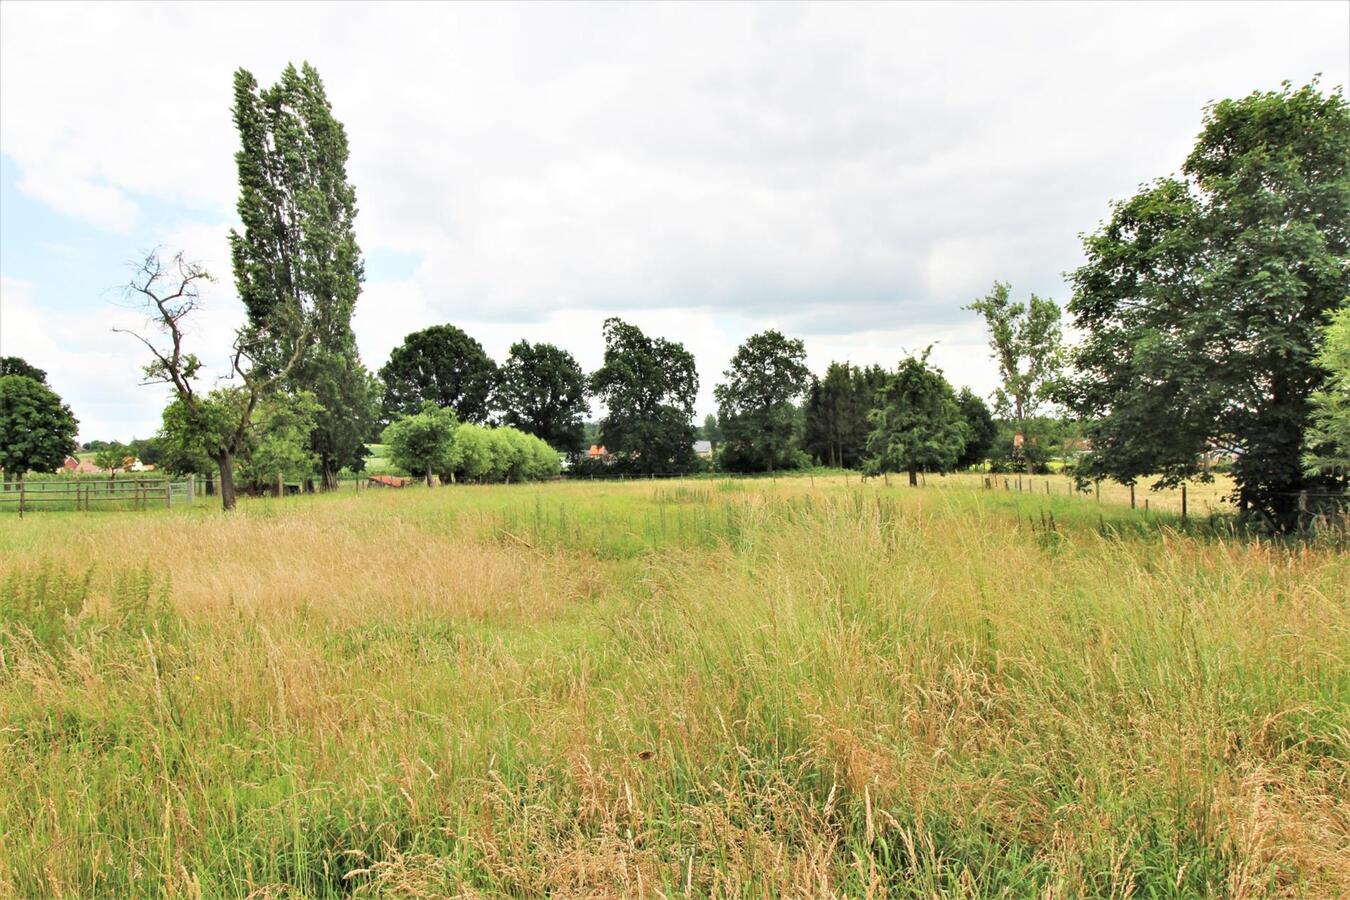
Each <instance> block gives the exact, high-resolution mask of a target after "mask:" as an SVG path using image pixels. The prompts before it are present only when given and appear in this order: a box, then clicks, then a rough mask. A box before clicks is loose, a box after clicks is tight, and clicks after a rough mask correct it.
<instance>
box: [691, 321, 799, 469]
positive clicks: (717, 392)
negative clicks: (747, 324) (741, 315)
mask: <svg viewBox="0 0 1350 900" xmlns="http://www.w3.org/2000/svg"><path fill="white" fill-rule="evenodd" d="M722 377H723V378H725V379H726V381H725V382H723V383H722V384H719V385H717V387H716V388H714V389H713V396H714V397H716V398H717V403H718V406H719V409H718V414H717V421H718V424H719V425H720V426H721V430H722V434H723V436H724V439H725V442H726V443H725V446H724V447H723V449H722V465H723V466H724V467H725V468H728V469H731V470H733V471H764V470H767V471H769V472H773V471H774V469H775V468H784V467H785V465H790V464H791V463H793V462H794V461H795V458H794V454H795V453H796V450H797V448H796V444H797V437H798V430H799V420H800V417H799V415H798V411H797V407H796V403H795V401H796V399H797V398H798V397H800V396H801V395H802V392H803V390H804V389H805V387H806V384H807V381H808V379H809V378H810V377H811V371H810V370H809V369H807V368H806V347H805V346H804V345H803V344H802V342H801V341H800V340H799V339H797V338H787V337H784V336H783V334H782V333H780V332H778V331H774V330H769V331H763V332H760V333H759V334H755V335H751V336H750V337H749V338H747V339H746V341H745V343H743V344H741V346H740V347H738V348H737V349H736V354H735V355H734V356H733V357H732V358H731V368H729V369H727V370H726V371H725V372H723V373H722Z"/></svg>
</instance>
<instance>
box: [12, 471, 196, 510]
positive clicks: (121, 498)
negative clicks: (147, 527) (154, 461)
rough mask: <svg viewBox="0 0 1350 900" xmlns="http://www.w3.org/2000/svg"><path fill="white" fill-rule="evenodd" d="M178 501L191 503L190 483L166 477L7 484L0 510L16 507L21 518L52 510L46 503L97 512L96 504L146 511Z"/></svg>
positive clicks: (168, 506)
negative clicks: (6, 507)
mask: <svg viewBox="0 0 1350 900" xmlns="http://www.w3.org/2000/svg"><path fill="white" fill-rule="evenodd" d="M175 498H180V499H182V500H185V501H186V502H191V499H192V486H191V484H190V483H189V482H186V481H183V482H173V481H169V480H168V479H164V478H153V479H149V478H109V479H99V480H97V481H95V480H92V479H72V480H67V479H62V480H59V481H56V480H53V481H32V480H24V481H19V482H10V483H6V484H5V485H4V486H3V488H2V489H0V508H3V507H5V506H8V505H10V504H13V505H14V506H16V507H17V508H18V512H19V516H20V517H22V516H23V514H24V513H25V512H28V511H30V510H31V511H34V512H36V511H37V510H39V509H44V508H50V507H47V506H44V504H55V503H61V504H66V505H67V506H70V505H73V506H74V508H75V510H76V511H87V510H92V509H94V508H95V506H94V505H95V504H107V503H118V504H122V508H124V509H125V508H126V506H127V505H128V504H129V505H130V508H131V509H134V510H143V509H150V508H151V507H158V506H163V507H166V508H172V506H173V502H174V499H175Z"/></svg>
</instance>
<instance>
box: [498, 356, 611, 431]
mask: <svg viewBox="0 0 1350 900" xmlns="http://www.w3.org/2000/svg"><path fill="white" fill-rule="evenodd" d="M496 406H497V408H498V409H499V410H501V411H502V421H503V422H505V423H506V424H507V425H510V426H513V427H515V428H519V429H520V430H522V431H524V432H526V433H528V434H532V435H535V436H536V437H539V438H542V439H543V440H544V441H547V442H548V443H549V444H550V445H551V446H552V447H554V448H555V449H557V450H560V451H562V452H563V453H567V454H571V455H576V454H578V453H580V452H581V451H582V450H584V449H585V447H584V446H583V441H584V440H585V432H586V427H585V424H584V419H585V415H586V413H587V412H588V411H589V407H588V406H587V404H586V375H585V373H584V372H582V371H581V366H579V365H577V361H576V359H575V358H574V357H573V356H572V354H570V353H568V352H567V351H566V350H563V349H561V348H559V347H555V346H554V345H552V344H531V343H530V342H529V341H517V342H516V343H514V344H512V345H511V352H510V354H509V355H508V356H507V358H506V362H505V363H503V364H502V367H501V371H500V373H499V377H498V381H497V392H496Z"/></svg>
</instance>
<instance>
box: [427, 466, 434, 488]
mask: <svg viewBox="0 0 1350 900" xmlns="http://www.w3.org/2000/svg"><path fill="white" fill-rule="evenodd" d="M427 487H435V485H434V484H432V483H431V466H427Z"/></svg>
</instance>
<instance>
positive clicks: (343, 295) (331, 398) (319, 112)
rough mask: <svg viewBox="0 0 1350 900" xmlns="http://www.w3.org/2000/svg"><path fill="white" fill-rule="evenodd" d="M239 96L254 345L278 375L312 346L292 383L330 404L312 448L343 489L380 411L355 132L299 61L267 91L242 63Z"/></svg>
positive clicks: (243, 274)
mask: <svg viewBox="0 0 1350 900" xmlns="http://www.w3.org/2000/svg"><path fill="white" fill-rule="evenodd" d="M234 102H235V105H234V123H235V127H236V128H237V129H238V131H239V141H240V149H239V152H238V153H237V154H235V161H236V163H237V166H238V171H239V205H238V211H239V218H240V221H242V222H243V225H244V230H243V233H242V234H241V233H239V232H237V231H234V230H231V232H230V251H231V257H232V261H233V264H234V277H235V284H236V286H237V288H238V291H239V297H240V299H241V300H243V302H244V307H245V309H246V310H247V312H248V321H249V325H250V326H251V333H252V335H253V337H254V339H255V340H254V343H253V344H252V345H251V346H249V347H246V348H245V351H246V353H247V354H248V355H249V356H250V358H251V359H253V360H254V363H255V366H257V368H258V369H259V370H260V371H261V372H263V373H271V372H274V371H276V367H277V366H279V365H281V364H282V362H283V360H284V359H285V358H286V353H287V351H288V350H289V348H291V347H293V346H294V345H295V344H296V343H297V342H298V343H300V344H301V345H304V346H305V347H306V348H307V351H306V353H305V355H304V357H303V358H302V359H301V360H300V362H299V364H298V365H296V366H295V367H294V368H293V369H292V371H291V372H290V375H289V377H288V378H287V379H286V384H285V387H286V388H287V389H289V390H293V391H300V390H307V391H310V392H312V393H313V394H314V395H315V399H316V400H317V401H318V403H319V405H320V406H321V407H322V410H321V411H320V412H319V413H318V414H317V415H316V417H315V426H314V429H313V431H312V432H311V435H310V444H311V449H312V450H313V452H314V453H315V455H316V456H317V458H318V459H319V465H320V469H321V471H322V473H323V479H324V485H325V486H326V487H332V486H334V485H335V484H336V477H337V471H338V470H339V469H340V468H342V467H344V466H350V467H359V466H360V465H361V462H362V460H363V458H364V456H365V444H364V440H365V437H366V434H367V433H368V432H369V430H370V427H371V424H372V422H373V419H374V414H375V397H374V393H373V391H372V388H371V381H370V375H369V373H368V372H367V371H366V369H365V367H364V366H363V365H362V364H361V360H360V358H359V356H358V355H357V350H356V338H355V336H354V335H353V333H352V329H351V319H352V312H353V310H354V309H355V306H356V300H357V297H358V296H359V295H360V292H361V281H362V279H363V277H364V267H363V264H362V261H361V249H360V247H359V246H357V243H356V233H355V230H354V220H355V218H356V191H355V190H354V189H353V187H352V185H351V183H350V182H349V181H348V180H347V156H348V150H347V135H346V132H345V130H344V129H343V127H342V123H340V122H338V121H337V119H335V118H334V117H333V110H332V106H331V105H330V104H329V102H328V97H327V95H326V94H325V92H324V87H323V82H322V80H320V78H319V73H318V72H317V71H316V70H315V69H314V67H313V66H311V65H309V64H308V63H305V64H304V65H302V66H301V68H300V69H299V70H297V69H296V68H295V66H293V65H288V66H287V67H286V68H285V70H284V71H283V72H282V73H281V79H280V80H279V81H278V82H277V83H276V84H275V85H273V86H272V87H270V88H266V89H260V88H259V86H258V82H257V79H255V78H254V77H253V75H252V74H251V73H249V72H248V71H246V70H244V69H240V70H239V71H237V72H236V73H235V76H234Z"/></svg>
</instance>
